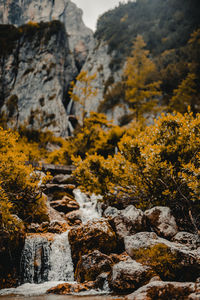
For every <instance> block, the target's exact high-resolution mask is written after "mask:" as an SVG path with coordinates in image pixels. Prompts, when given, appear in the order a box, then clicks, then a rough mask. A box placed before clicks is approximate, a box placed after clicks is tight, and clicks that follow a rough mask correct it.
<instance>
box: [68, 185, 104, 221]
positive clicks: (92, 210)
mask: <svg viewBox="0 0 200 300" xmlns="http://www.w3.org/2000/svg"><path fill="white" fill-rule="evenodd" d="M73 193H74V197H75V199H76V201H77V202H78V204H79V206H80V210H81V211H82V222H83V223H87V221H89V220H92V219H98V218H100V217H101V211H100V207H99V205H98V199H101V198H102V197H101V196H96V195H92V196H91V197H88V196H87V195H86V194H84V193H82V192H81V191H80V190H79V189H75V190H74V191H73Z"/></svg>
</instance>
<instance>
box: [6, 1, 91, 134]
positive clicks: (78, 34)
mask: <svg viewBox="0 0 200 300" xmlns="http://www.w3.org/2000/svg"><path fill="white" fill-rule="evenodd" d="M0 23H2V24H7V23H9V24H14V25H16V26H21V25H22V24H25V23H28V24H27V25H22V26H21V27H19V28H18V29H17V28H15V27H14V26H9V25H1V28H0V40H1V44H2V45H3V48H2V49H1V50H0V63H1V68H0V78H1V79H0V111H1V119H2V117H3V119H4V121H5V122H6V123H7V124H8V125H9V126H11V127H13V126H16V127H18V126H19V125H20V124H26V126H28V127H30V128H34V129H38V128H41V129H48V130H51V131H53V132H54V133H55V134H57V135H62V136H66V135H68V131H69V126H71V125H70V123H69V122H68V117H67V114H70V109H69V108H68V109H67V102H66V98H67V89H68V87H69V83H70V82H71V80H73V79H74V78H75V77H76V75H77V74H78V72H79V70H80V69H81V67H82V65H83V63H84V62H85V60H86V57H87V55H88V52H89V49H90V48H91V47H92V45H93V34H92V31H91V30H90V29H88V28H87V27H86V26H85V25H84V23H83V21H82V11H81V10H80V9H79V8H77V6H76V5H75V4H74V3H72V2H71V1H70V0H55V1H53V0H43V1H41V0H32V1H30V0H24V1H22V0H16V1H15V0H8V1H4V0H0ZM70 128H71V127H70ZM71 129H72V128H71Z"/></svg>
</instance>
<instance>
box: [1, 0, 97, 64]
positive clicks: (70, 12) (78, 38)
mask: <svg viewBox="0 0 200 300" xmlns="http://www.w3.org/2000/svg"><path fill="white" fill-rule="evenodd" d="M82 14H83V12H82V10H81V9H79V8H78V7H77V6H76V5H75V4H74V3H73V2H71V1H70V0H42V1H41V0H0V23H2V24H8V23H9V24H14V25H17V26H20V25H22V24H25V23H27V22H29V21H33V22H38V23H39V22H48V21H53V20H59V21H60V22H62V23H64V25H65V29H66V32H67V34H68V35H69V47H70V50H71V51H72V53H74V54H75V57H76V63H77V66H78V68H80V67H81V66H82V64H83V62H84V61H85V59H86V56H87V54H88V51H89V48H90V46H91V43H92V42H93V34H92V30H90V29H89V28H87V27H86V26H85V24H84V23H83V21H82Z"/></svg>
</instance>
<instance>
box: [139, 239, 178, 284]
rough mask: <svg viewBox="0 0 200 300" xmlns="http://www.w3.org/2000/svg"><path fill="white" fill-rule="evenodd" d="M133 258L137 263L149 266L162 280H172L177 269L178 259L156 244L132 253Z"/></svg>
mask: <svg viewBox="0 0 200 300" xmlns="http://www.w3.org/2000/svg"><path fill="white" fill-rule="evenodd" d="M133 258H134V259H135V260H136V261H138V262H139V263H142V264H145V265H148V266H151V267H152V269H153V270H154V271H155V272H156V273H157V274H158V275H159V276H160V277H161V279H164V280H166V279H167V280H173V279H174V277H175V272H176V271H177V270H178V268H179V264H178V257H177V255H176V253H172V252H171V251H170V248H169V247H167V246H166V245H164V244H157V245H155V246H153V247H150V248H147V249H144V248H142V249H139V250H135V251H134V252H133Z"/></svg>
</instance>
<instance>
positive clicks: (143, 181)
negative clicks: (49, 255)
mask: <svg viewBox="0 0 200 300" xmlns="http://www.w3.org/2000/svg"><path fill="white" fill-rule="evenodd" d="M118 148H119V150H120V151H119V152H118V153H117V154H115V155H114V156H113V157H111V156H110V157H108V158H107V159H104V158H103V157H101V156H98V155H91V156H90V155H88V156H87V157H86V159H85V160H84V161H79V162H77V169H76V170H75V175H76V176H77V178H78V180H79V182H80V184H81V185H83V186H84V188H85V189H88V190H90V191H91V192H98V193H100V194H102V195H104V194H105V193H106V194H113V188H114V187H115V188H117V187H120V190H121V191H122V194H124V195H126V194H132V197H133V200H134V202H135V203H137V205H138V206H139V207H141V208H145V207H152V206H154V205H167V206H171V205H172V204H174V203H183V204H184V205H186V206H188V207H189V205H190V203H192V202H195V201H196V202H199V194H200V115H199V114H197V116H196V118H194V116H193V115H192V113H190V112H189V113H186V114H185V115H182V114H180V113H176V114H175V115H170V114H168V115H166V116H165V115H162V116H161V117H160V118H159V119H158V120H155V123H154V125H152V126H148V127H146V128H144V129H142V128H140V130H138V129H137V130H136V131H135V132H134V129H132V131H130V130H129V131H128V132H127V134H125V135H123V137H122V138H121V140H120V142H119V143H118Z"/></svg>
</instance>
